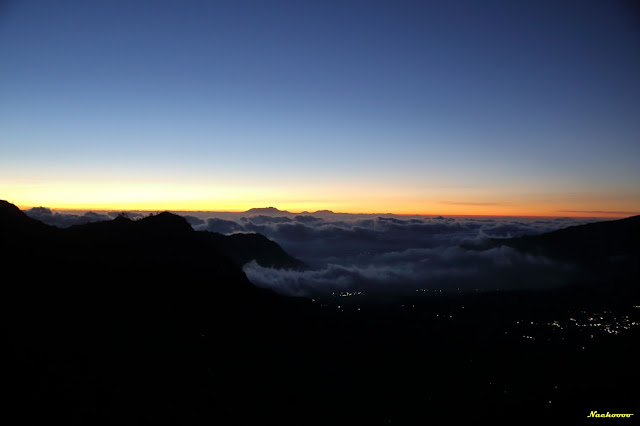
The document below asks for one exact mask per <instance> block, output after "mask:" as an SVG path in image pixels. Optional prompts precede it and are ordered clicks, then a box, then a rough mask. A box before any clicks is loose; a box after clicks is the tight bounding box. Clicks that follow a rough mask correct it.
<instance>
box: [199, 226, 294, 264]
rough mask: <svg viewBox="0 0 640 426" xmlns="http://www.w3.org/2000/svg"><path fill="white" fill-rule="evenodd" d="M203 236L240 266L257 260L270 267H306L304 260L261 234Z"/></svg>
mask: <svg viewBox="0 0 640 426" xmlns="http://www.w3.org/2000/svg"><path fill="white" fill-rule="evenodd" d="M201 238H203V239H204V240H206V241H207V242H208V243H209V244H211V246H212V247H214V248H215V249H216V250H218V251H220V252H221V253H224V254H225V255H226V256H228V257H229V258H231V259H232V260H233V261H234V262H236V264H238V265H240V266H242V265H245V264H246V263H249V262H251V261H252V260H255V261H256V262H257V263H258V265H260V266H263V267H268V268H285V269H302V268H305V267H306V265H305V263H304V262H302V261H300V260H298V259H296V258H295V257H293V256H291V255H289V254H288V253H287V252H286V251H284V250H283V249H282V247H280V246H279V245H278V244H277V243H276V242H274V241H271V240H270V239H268V238H267V237H265V236H264V235H261V234H231V235H222V234H218V233H215V232H203V233H202V235H201Z"/></svg>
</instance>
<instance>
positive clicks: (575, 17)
mask: <svg viewBox="0 0 640 426" xmlns="http://www.w3.org/2000/svg"><path fill="white" fill-rule="evenodd" d="M632 4H633V2H618V1H609V0H607V1H604V0H603V1H584V0H580V1H539V0H536V1H513V0H505V1H477V0H474V1H426V0H425V1H416V2H408V1H396V0H394V1H391V0H388V1H374V0H366V1H355V0H344V1H327V0H323V1H266V0H265V1H251V2H248V1H224V2H222V1H159V0H158V1H124V0H122V1H118V0H109V1H100V0H92V1H65V0H61V1H45V0H42V1H32V0H21V1H14V2H12V1H9V2H7V1H3V2H1V3H0V5H1V6H0V199H6V200H8V201H10V202H13V203H14V204H17V205H19V206H23V207H27V206H40V205H42V206H48V207H53V208H82V209H144V210H164V209H169V210H214V211H225V210H228V211H241V210H246V209H248V208H251V207H264V206H275V207H278V208H280V209H287V210H290V211H302V210H308V211H314V210H318V209H331V210H334V211H340V212H393V213H400V214H403V213H411V214H496V215H549V216H585V215H586V216H630V215H632V214H638V213H640V164H639V163H640V16H639V15H638V11H637V9H636V10H634V9H633V8H632Z"/></svg>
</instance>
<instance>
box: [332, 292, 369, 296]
mask: <svg viewBox="0 0 640 426" xmlns="http://www.w3.org/2000/svg"><path fill="white" fill-rule="evenodd" d="M333 294H335V293H333ZM363 294H364V293H363V292H361V291H353V292H351V291H343V292H341V293H340V294H338V296H340V297H350V296H362V295H363Z"/></svg>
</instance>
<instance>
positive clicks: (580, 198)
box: [0, 181, 640, 218]
mask: <svg viewBox="0 0 640 426" xmlns="http://www.w3.org/2000/svg"><path fill="white" fill-rule="evenodd" d="M0 198H2V199H5V200H7V201H9V202H11V203H13V204H16V205H17V206H19V207H20V208H23V209H24V208H31V207H38V206H44V207H49V208H51V209H54V210H79V211H87V210H94V211H105V210H107V211H113V210H116V211H123V210H137V211H153V212H155V211H165V210H169V211H210V212H244V211H247V210H249V209H251V208H256V207H258V208H259V207H267V206H274V207H276V208H278V209H279V210H286V211H289V212H292V213H300V212H304V211H307V212H315V211H318V210H331V211H333V212H336V213H351V214H358V213H360V214H387V213H392V214H396V215H424V216H434V215H435V216H437V215H443V216H445V215H446V216H545V217H561V216H562V217H602V218H622V217H629V216H633V215H636V214H639V213H640V205H638V203H637V202H636V201H635V200H633V201H629V199H630V197H629V196H628V194H626V193H620V194H616V193H611V192H609V193H607V194H566V193H559V194H553V193H551V194H544V195H540V194H539V193H530V194H527V193H525V192H524V191H521V190H520V189H519V188H517V189H512V188H508V187H507V188H493V189H482V190H479V189H472V190H465V189H462V190H456V189H454V190H452V189H450V188H429V189H428V190H425V189H424V188H420V187H417V188H412V187H405V188H400V187H394V186H391V185H389V186H386V187H385V186H376V187H375V188H372V187H371V186H367V185H364V184H360V185H358V184H353V183H352V184H345V185H343V186H337V185H331V186H329V185H322V184H317V185H306V186H302V185H299V186H295V184H262V185H260V184H255V185H248V184H238V185H227V186H222V185H216V186H214V185H207V184H201V183H200V184H189V183H181V184H178V183H158V182H151V183H148V182H114V181H110V182H104V181H103V182H96V181H93V182H78V181H73V182H68V181H67V182H54V183H50V182H46V183H35V184H34V183H28V184H14V185H12V186H8V185H1V184H0Z"/></svg>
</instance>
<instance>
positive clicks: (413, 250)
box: [26, 207, 596, 296]
mask: <svg viewBox="0 0 640 426" xmlns="http://www.w3.org/2000/svg"><path fill="white" fill-rule="evenodd" d="M26 213H27V214H28V215H29V216H31V217H33V218H35V219H38V220H41V221H42V222H45V223H47V224H50V225H54V226H59V227H68V226H72V225H78V224H84V223H88V222H95V221H100V220H111V219H113V218H114V217H116V216H117V215H118V214H122V213H121V212H109V213H94V212H76V213H68V212H53V211H51V210H50V209H47V208H44V207H38V208H33V209H30V210H27V211H26ZM127 215H128V216H129V217H131V218H133V219H136V218H140V217H142V216H144V214H143V213H140V212H128V213H127ZM183 216H184V217H185V219H186V220H187V221H188V222H189V223H190V224H191V225H192V226H193V228H194V229H195V230H198V231H210V232H218V233H222V234H231V233H242V232H245V233H246V232H257V233H260V234H263V235H265V236H267V237H268V238H270V239H272V240H274V241H276V242H277V243H278V244H280V245H281V246H282V247H283V248H284V249H285V250H286V251H287V252H289V253H290V254H291V255H293V256H295V257H297V258H299V259H300V260H302V261H304V262H305V263H306V264H307V265H308V268H306V269H302V270H282V269H273V268H264V267H261V266H259V265H258V264H257V263H255V262H251V263H249V264H247V265H245V267H244V271H245V273H246V274H247V276H248V277H249V279H250V280H251V281H252V282H253V283H254V284H256V285H258V286H261V287H266V288H271V289H274V290H276V291H278V292H281V293H284V294H289V295H296V296H313V295H317V294H327V293H331V292H336V291H361V292H369V293H372V292H384V291H390V289H391V290H408V291H415V290H418V289H445V290H453V289H455V290H457V289H460V290H461V291H465V290H475V289H478V290H489V289H497V288H499V289H504V288H544V287H550V286H557V285H562V284H563V283H564V281H565V279H566V277H567V274H569V273H570V272H571V265H565V264H558V263H556V262H554V261H552V260H550V259H547V258H544V257H540V256H533V255H531V254H524V253H520V252H518V251H516V250H514V249H511V248H509V247H506V246H498V247H496V246H494V245H491V244H489V242H490V240H491V239H492V238H511V237H518V236H522V235H537V234H541V233H545V232H550V231H554V230H557V229H561V228H565V227H567V226H573V225H579V224H584V223H589V222H594V221H595V220H596V219H575V218H518V217H510V218H509V217H492V218H490V217H455V218H452V217H442V216H437V217H425V216H414V217H402V216H393V215H347V214H333V213H330V212H322V213H318V214H300V215H296V214H292V213H288V212H279V213H277V214H275V215H273V214H272V215H267V214H254V215H247V214H246V213H245V214H242V213H233V214H231V213H220V214H217V213H206V212H199V213H198V214H197V215H194V214H187V213H185V214H183Z"/></svg>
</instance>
